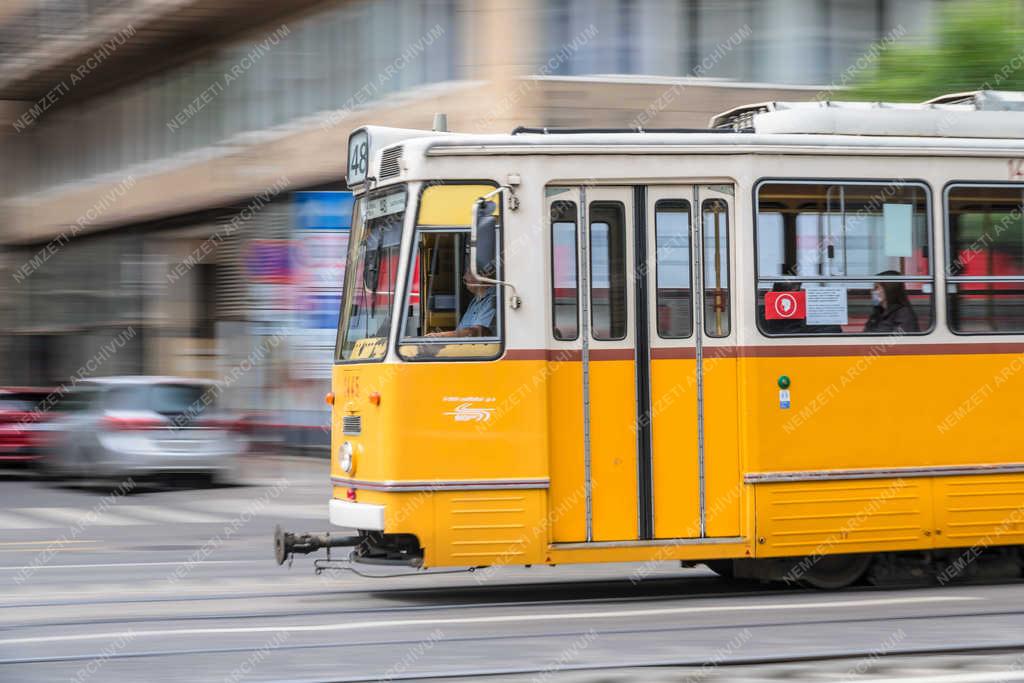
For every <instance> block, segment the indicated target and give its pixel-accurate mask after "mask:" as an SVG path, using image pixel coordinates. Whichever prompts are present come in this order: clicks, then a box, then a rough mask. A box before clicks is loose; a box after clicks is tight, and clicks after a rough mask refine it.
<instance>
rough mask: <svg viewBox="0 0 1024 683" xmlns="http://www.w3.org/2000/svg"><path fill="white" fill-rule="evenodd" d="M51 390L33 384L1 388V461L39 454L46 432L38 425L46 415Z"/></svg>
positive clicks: (45, 418) (38, 455) (46, 417)
mask: <svg viewBox="0 0 1024 683" xmlns="http://www.w3.org/2000/svg"><path fill="white" fill-rule="evenodd" d="M51 393H52V392H51V390H49V389H41V388H35V387H7V388H0V464H3V463H5V462H27V461H33V460H36V459H38V458H39V457H40V455H41V451H42V446H43V439H44V438H45V436H46V432H45V431H43V430H41V429H39V426H40V424H41V423H43V422H45V421H46V420H47V419H48V418H49V414H50V411H49V409H50V408H51V407H52V406H50V405H49V404H48V402H47V399H48V397H49V396H50V394H51Z"/></svg>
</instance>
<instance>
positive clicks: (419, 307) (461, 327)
mask: <svg viewBox="0 0 1024 683" xmlns="http://www.w3.org/2000/svg"><path fill="white" fill-rule="evenodd" d="M414 249H415V252H414V254H413V261H412V268H411V269H410V274H409V279H408V286H407V295H406V298H405V315H404V320H403V323H402V328H401V331H402V339H401V341H400V344H399V349H398V350H399V354H400V355H401V356H402V357H403V358H406V359H410V360H425V359H433V358H492V357H495V356H497V354H498V353H500V329H501V320H500V315H501V306H500V305H499V300H500V294H499V292H498V287H497V286H495V285H486V284H483V283H480V282H478V281H476V280H475V278H474V277H473V275H472V273H471V272H470V270H469V231H468V230H466V229H459V230H436V229H421V230H419V231H418V232H417V234H416V239H415V241H414Z"/></svg>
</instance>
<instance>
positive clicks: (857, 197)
mask: <svg viewBox="0 0 1024 683" xmlns="http://www.w3.org/2000/svg"><path fill="white" fill-rule="evenodd" d="M757 202H758V214H757V278H758V280H757V283H758V285H757V321H758V327H759V328H760V329H761V331H762V332H764V333H765V334H768V335H806V334H821V335H841V334H920V333H925V332H927V331H928V330H930V329H931V327H932V323H933V310H934V305H933V300H934V294H933V276H932V270H931V260H930V254H931V245H930V236H929V231H928V192H927V188H925V187H923V186H921V185H919V184H914V183H906V182H897V181H892V182H875V183H842V184H836V183H829V182H824V181H823V182H792V181H791V182H771V183H763V184H761V185H760V186H759V188H758V192H757ZM786 293H790V294H791V296H787V295H786Z"/></svg>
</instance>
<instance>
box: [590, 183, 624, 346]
mask: <svg viewBox="0 0 1024 683" xmlns="http://www.w3.org/2000/svg"><path fill="white" fill-rule="evenodd" d="M626 296H627V293H626V222H625V211H624V209H623V206H622V204H620V203H618V202H593V203H591V205H590V316H591V319H590V324H591V327H592V328H593V334H594V339H597V340H603V341H614V340H619V339H625V338H626V324H627V321H626V316H627V306H626Z"/></svg>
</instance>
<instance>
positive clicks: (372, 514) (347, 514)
mask: <svg viewBox="0 0 1024 683" xmlns="http://www.w3.org/2000/svg"><path fill="white" fill-rule="evenodd" d="M328 511H329V516H330V521H331V524H333V525H334V526H341V527H346V528H348V529H359V530H362V531H384V506H383V505H372V504H370V503H355V502H353V501H349V500H339V499H337V498H332V499H331V502H330V506H329V508H328Z"/></svg>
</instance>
